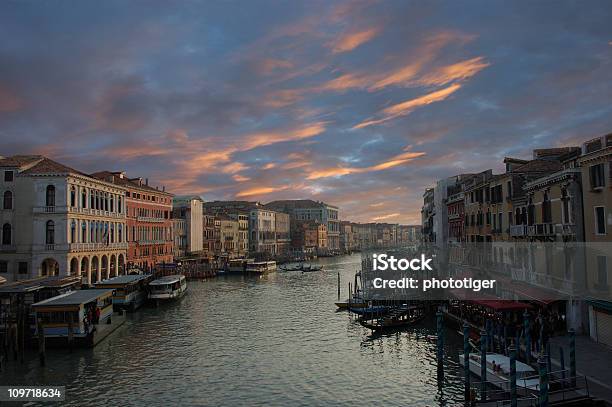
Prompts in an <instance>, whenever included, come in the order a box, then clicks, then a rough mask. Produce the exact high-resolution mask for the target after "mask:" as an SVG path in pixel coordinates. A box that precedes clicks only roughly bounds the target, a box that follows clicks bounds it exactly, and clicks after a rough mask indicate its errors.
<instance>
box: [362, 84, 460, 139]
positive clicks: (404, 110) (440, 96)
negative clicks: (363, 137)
mask: <svg viewBox="0 0 612 407" xmlns="http://www.w3.org/2000/svg"><path fill="white" fill-rule="evenodd" d="M460 88H461V85H460V84H458V83H456V84H454V85H450V86H448V87H446V88H443V89H440V90H437V91H435V92H431V93H428V94H426V95H423V96H419V97H418V98H415V99H409V100H406V101H404V102H401V103H397V104H395V105H392V106H389V107H387V108H385V109H383V110H382V111H381V112H380V114H379V116H380V118H377V119H368V120H364V121H362V122H361V123H359V124H357V125H355V126H353V129H362V128H364V127H368V126H373V125H376V124H381V123H384V122H386V121H389V120H392V119H395V118H397V117H399V116H406V115H408V114H410V113H412V112H413V111H414V110H415V109H417V108H419V107H423V106H427V105H430V104H432V103H435V102H440V101H442V100H445V99H446V98H448V97H449V96H450V95H452V94H453V93H455V92H456V91H458V90H459V89H460Z"/></svg>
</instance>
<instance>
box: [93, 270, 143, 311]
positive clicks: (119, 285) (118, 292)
mask: <svg viewBox="0 0 612 407" xmlns="http://www.w3.org/2000/svg"><path fill="white" fill-rule="evenodd" d="M152 278H153V276H152V275H151V274H132V275H127V276H117V277H113V278H109V279H107V280H102V281H100V282H99V283H96V288H107V289H114V290H115V293H114V294H113V309H114V310H115V311H118V310H120V309H123V310H126V311H134V310H136V309H138V308H140V306H141V305H142V304H144V302H145V301H146V300H147V284H148V283H149V281H151V279H152Z"/></svg>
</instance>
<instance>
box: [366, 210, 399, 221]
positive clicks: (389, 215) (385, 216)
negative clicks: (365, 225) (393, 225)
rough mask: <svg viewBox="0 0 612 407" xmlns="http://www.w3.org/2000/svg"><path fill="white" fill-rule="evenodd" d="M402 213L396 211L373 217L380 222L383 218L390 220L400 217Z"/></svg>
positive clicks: (373, 219)
mask: <svg viewBox="0 0 612 407" xmlns="http://www.w3.org/2000/svg"><path fill="white" fill-rule="evenodd" d="M400 215H401V214H400V213H399V212H395V213H389V214H387V215H381V216H375V217H373V218H372V221H373V222H380V221H381V220H389V219H392V218H397V217H399V216H400Z"/></svg>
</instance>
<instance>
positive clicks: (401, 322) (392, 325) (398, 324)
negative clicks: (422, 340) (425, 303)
mask: <svg viewBox="0 0 612 407" xmlns="http://www.w3.org/2000/svg"><path fill="white" fill-rule="evenodd" d="M370 315H372V314H370ZM367 316H368V314H367V313H366V314H364V317H362V318H361V319H360V320H359V323H360V324H361V325H362V326H363V327H365V328H368V329H371V330H372V331H374V332H383V331H392V330H396V329H402V328H406V327H409V326H411V325H413V324H415V323H417V322H418V321H420V320H421V319H423V317H424V316H425V312H424V310H423V309H422V308H419V307H414V306H410V307H400V308H396V309H390V310H388V311H387V312H386V313H385V314H383V315H382V316H379V317H376V318H367Z"/></svg>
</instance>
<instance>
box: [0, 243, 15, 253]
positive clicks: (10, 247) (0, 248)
mask: <svg viewBox="0 0 612 407" xmlns="http://www.w3.org/2000/svg"><path fill="white" fill-rule="evenodd" d="M16 250H17V246H15V245H14V244H3V245H0V252H14V251H16Z"/></svg>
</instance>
